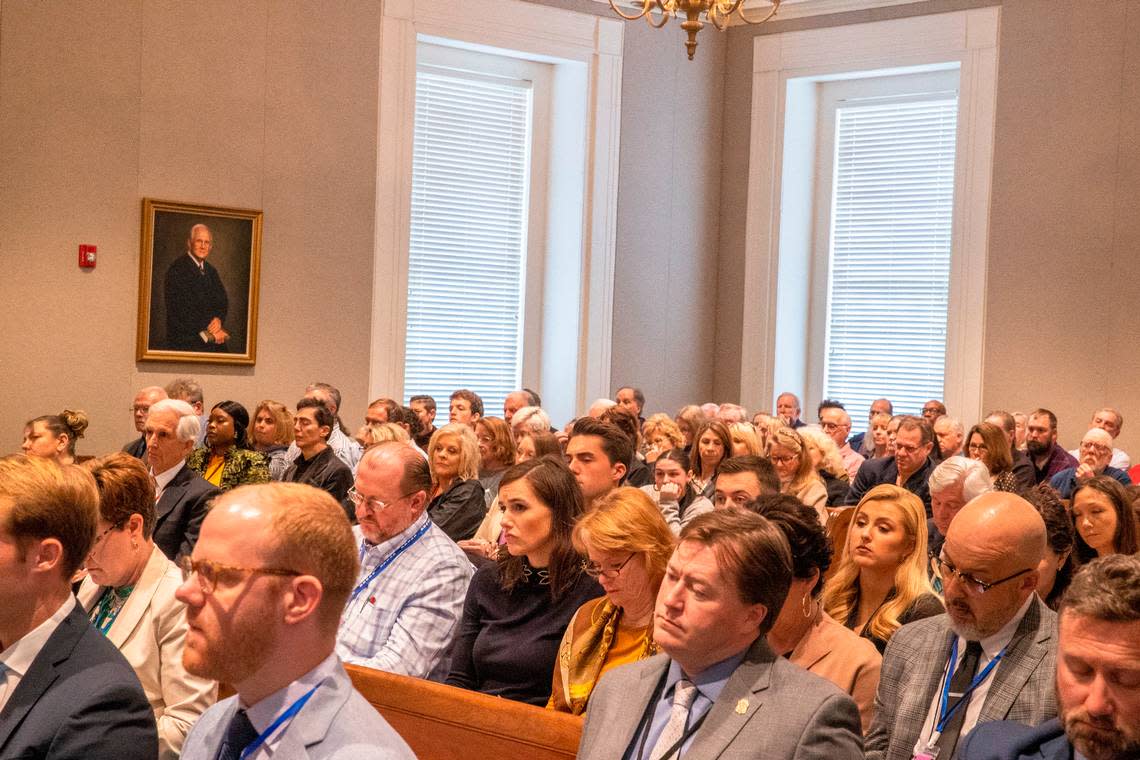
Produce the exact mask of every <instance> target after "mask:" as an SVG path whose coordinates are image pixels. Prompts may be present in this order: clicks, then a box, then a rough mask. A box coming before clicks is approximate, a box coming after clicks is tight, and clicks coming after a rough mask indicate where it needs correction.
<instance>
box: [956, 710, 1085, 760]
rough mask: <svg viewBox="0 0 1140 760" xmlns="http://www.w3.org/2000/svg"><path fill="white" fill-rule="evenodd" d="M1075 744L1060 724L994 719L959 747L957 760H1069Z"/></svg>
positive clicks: (1052, 721) (978, 728)
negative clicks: (1025, 722) (1024, 723)
mask: <svg viewBox="0 0 1140 760" xmlns="http://www.w3.org/2000/svg"><path fill="white" fill-rule="evenodd" d="M1072 756H1073V745H1071V744H1069V737H1067V736H1065V729H1064V728H1062V727H1061V721H1060V720H1057V719H1053V720H1051V721H1048V722H1047V723H1042V724H1041V725H1040V726H1037V727H1035V728H1034V727H1030V726H1025V725H1022V724H1021V723H1013V722H1011V721H1008V720H995V721H994V722H993V723H987V724H985V725H984V726H978V727H977V728H976V729H974V730H973V731H971V732H970V733H969V734H968V735H967V736H966V738H965V739H963V740H962V743H961V744H960V745H958V760H1069V759H1070V758H1071V757H1072Z"/></svg>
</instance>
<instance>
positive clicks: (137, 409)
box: [123, 385, 166, 462]
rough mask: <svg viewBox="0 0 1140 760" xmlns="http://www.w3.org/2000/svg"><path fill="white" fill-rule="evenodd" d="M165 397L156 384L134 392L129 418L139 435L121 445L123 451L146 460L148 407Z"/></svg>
mask: <svg viewBox="0 0 1140 760" xmlns="http://www.w3.org/2000/svg"><path fill="white" fill-rule="evenodd" d="M164 398H166V391H164V390H163V389H162V388H160V387H159V386H157V385H151V386H149V387H146V388H143V389H142V390H140V391H139V392H138V393H136V394H135V400H134V403H132V404H131V418H132V419H133V420H134V423H135V431H136V432H138V433H139V437H138V438H136V439H135V440H133V441H131V442H130V443H128V444H127V445H126V446H124V447H123V451H125V452H126V453H128V454H130V455H131V456H133V457H134V458H135V459H141V460H143V461H144V462H145V461H146V430H145V429H144V428H145V427H146V416H147V414H148V413H149V412H150V408H151V407H152V406H153V405H155V404H157V403H158V402H159V401H162V400H163V399H164Z"/></svg>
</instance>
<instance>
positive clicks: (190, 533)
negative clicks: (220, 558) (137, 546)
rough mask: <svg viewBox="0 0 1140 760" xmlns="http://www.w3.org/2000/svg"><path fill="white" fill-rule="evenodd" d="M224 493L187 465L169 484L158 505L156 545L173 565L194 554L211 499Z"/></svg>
mask: <svg viewBox="0 0 1140 760" xmlns="http://www.w3.org/2000/svg"><path fill="white" fill-rule="evenodd" d="M220 493H221V490H219V489H218V488H217V486H215V485H214V484H212V483H211V482H210V481H208V480H206V479H205V478H203V477H202V476H201V475H199V474H198V473H196V472H194V471H193V470H191V469H190V468H189V467H186V466H185V465H183V467H182V469H181V470H179V471H178V474H177V475H175V476H174V478H172V479H171V481H170V482H169V483H167V484H166V488H165V489H164V490H163V492H162V498H161V499H159V500H158V504H156V505H155V512H156V518H157V519H156V520H155V523H154V543H155V544H157V545H158V548H159V549H162V553H163V554H165V555H166V556H167V557H169V558H170V561H171V562H177V561H178V558H179V557H180V556H182V555H184V554H189V553H190V552H192V551H194V544H196V543H198V531H199V530H201V529H202V521H203V520H205V519H206V510H207V507H208V506H209V504H210V500H211V499H213V498H214V497H215V496H217V495H218V494H220Z"/></svg>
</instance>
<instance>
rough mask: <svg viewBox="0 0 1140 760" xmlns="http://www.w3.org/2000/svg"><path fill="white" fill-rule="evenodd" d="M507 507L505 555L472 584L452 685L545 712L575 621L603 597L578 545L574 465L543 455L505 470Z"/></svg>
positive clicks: (579, 503)
mask: <svg viewBox="0 0 1140 760" xmlns="http://www.w3.org/2000/svg"><path fill="white" fill-rule="evenodd" d="M499 503H500V504H502V506H503V510H504V513H503V521H502V527H503V532H504V534H505V546H506V552H505V556H501V558H500V559H499V561H498V562H496V563H494V564H488V565H484V566H483V567H481V568H479V569H478V570H476V571H475V575H474V577H472V579H471V585H470V587H469V588H468V589H467V600H466V601H465V602H464V604H463V619H462V621H460V624H459V632H458V633H457V634H456V638H455V644H454V646H453V648H452V651H451V673H450V674H449V675H448V677H447V683H449V684H451V685H452V686H460V687H463V688H465V689H473V690H475V691H481V692H483V693H485V694H493V695H495V696H500V697H506V698H508V699H515V700H518V701H520V702H529V703H530V704H533V705H538V706H539V707H542V706H544V705H546V703H547V701H548V700H549V699H550V688H551V681H550V677H551V673H553V672H554V666H555V660H556V659H557V656H558V645H559V642H561V641H562V635H563V633H564V632H565V631H566V626H567V625H568V624H569V622H570V618H572V617H573V616H574V612H575V611H576V610H577V609H578V608H579V607H581V606H582V605H583V604H584V603H585V602H587V601H589V600H590V599H594V598H596V597H599V596H601V595H602V593H603V592H602V587H601V586H599V585H598V582H597V581H595V580H594V579H593V578H591V577H590V576H589V575H587V574H586V573H585V572H583V570H582V563H581V558H580V557H579V556H578V552H577V551H576V550H575V548H574V543H573V540H572V534H573V530H574V523H575V522H576V521H577V520H578V518H579V517H580V516H581V515H582V513H583V512H584V511H585V501H584V500H583V498H582V490H581V489H580V488H579V487H578V483H577V481H576V480H575V479H574V475H573V474H572V473H571V472H570V469H569V468H568V467H567V466H566V463H565V462H563V461H562V460H560V459H558V458H556V457H542V458H541V459H532V460H530V461H529V462H523V463H522V464H517V465H515V466H514V467H511V468H510V469H508V470H507V471H506V472H505V473H503V479H502V481H501V482H500V484H499Z"/></svg>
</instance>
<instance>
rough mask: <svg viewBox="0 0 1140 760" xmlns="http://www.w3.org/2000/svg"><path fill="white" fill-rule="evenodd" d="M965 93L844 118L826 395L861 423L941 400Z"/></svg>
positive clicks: (839, 132) (862, 108)
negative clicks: (886, 410) (889, 406)
mask: <svg viewBox="0 0 1140 760" xmlns="http://www.w3.org/2000/svg"><path fill="white" fill-rule="evenodd" d="M957 120H958V102H957V99H956V98H945V97H941V98H939V99H935V100H927V101H919V102H915V101H908V102H897V103H886V104H882V103H881V104H874V105H868V104H852V105H848V106H841V107H840V108H839V109H837V113H836V138H835V139H836V146H835V176H834V178H833V179H834V182H833V198H832V230H831V251H830V256H831V263H830V267H829V276H828V307H827V343H826V351H825V356H824V395H825V396H826V397H828V398H837V399H841V400H843V402H844V403H845V405H846V406H847V410H848V412H849V413H850V414H851V417H852V419H856V420H859V419H866V416H867V413H868V410H869V409H870V406H871V402H872V401H873V400H874V399H876V398H880V397H883V396H885V397H887V398H889V399H891V401H892V402H894V405H895V409H896V410H900V411H901V410H912V409H919V408H921V407H922V404H923V403H924V402H925V401H926V400H927V399H931V398H942V396H943V377H944V374H945V368H946V317H947V306H948V294H949V287H950V242H951V223H952V220H953V210H954V209H953V204H954V161H955V139H956V132H957Z"/></svg>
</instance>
